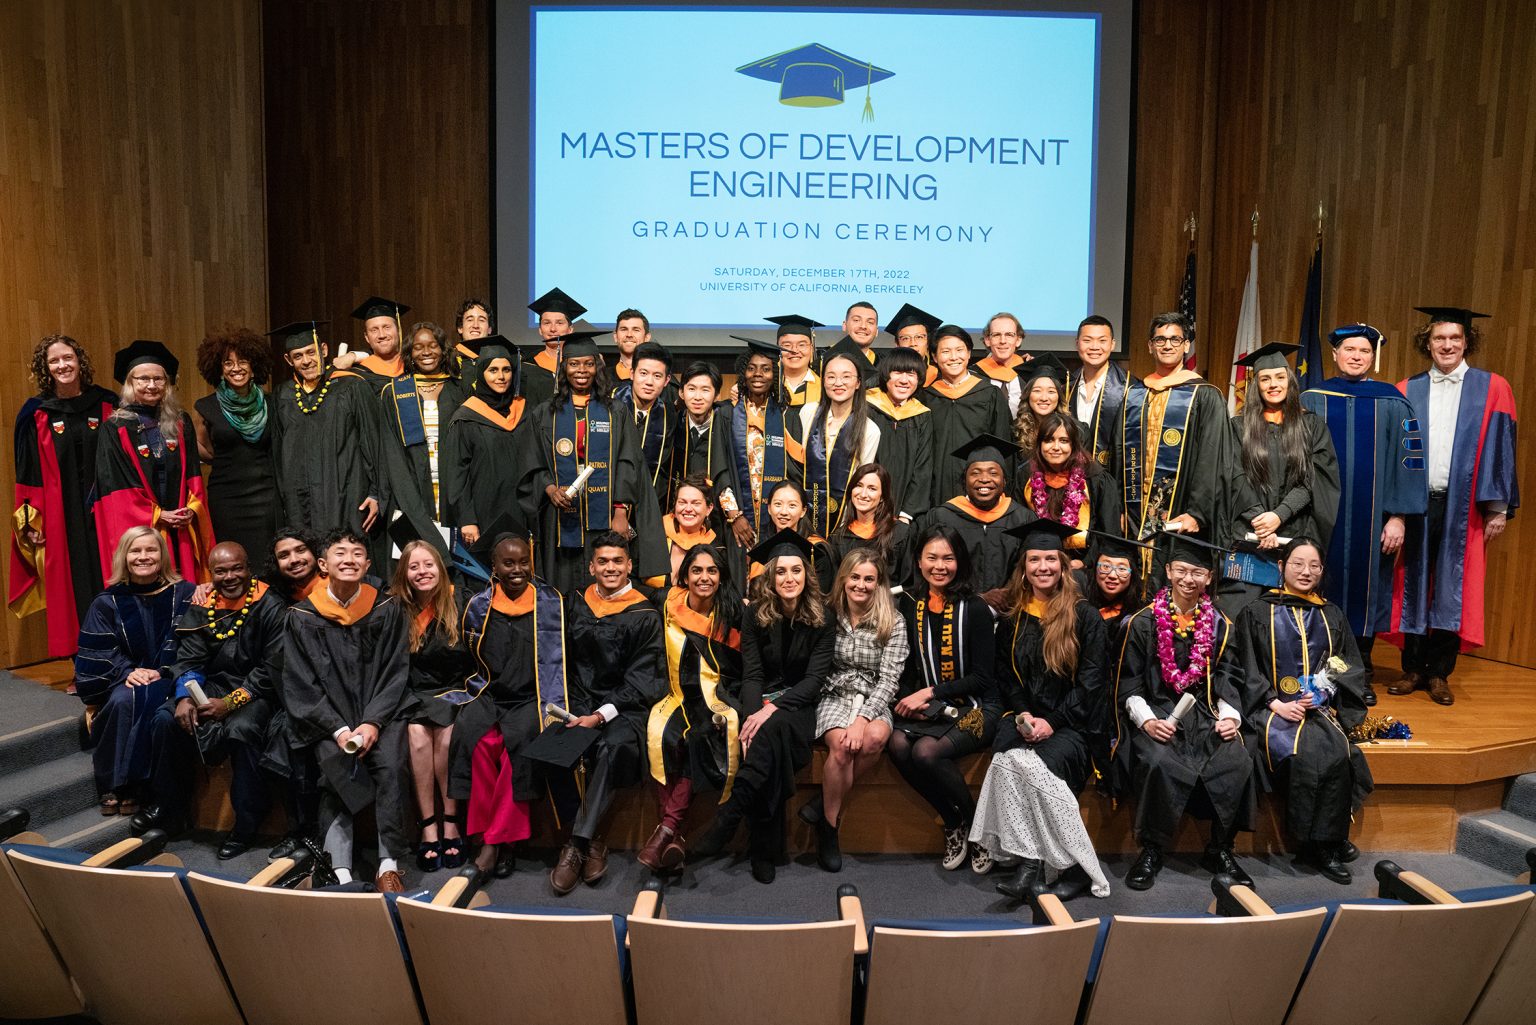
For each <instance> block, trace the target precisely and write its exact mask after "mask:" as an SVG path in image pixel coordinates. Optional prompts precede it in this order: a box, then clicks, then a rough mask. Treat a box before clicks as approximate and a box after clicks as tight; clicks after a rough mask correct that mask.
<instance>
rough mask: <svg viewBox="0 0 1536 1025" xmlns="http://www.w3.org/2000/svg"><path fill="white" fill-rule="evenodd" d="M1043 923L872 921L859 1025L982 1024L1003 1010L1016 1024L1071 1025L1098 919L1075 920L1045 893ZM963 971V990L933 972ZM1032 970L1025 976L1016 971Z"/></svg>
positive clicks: (1041, 901) (1041, 900) (1041, 903)
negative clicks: (961, 968)
mask: <svg viewBox="0 0 1536 1025" xmlns="http://www.w3.org/2000/svg"><path fill="white" fill-rule="evenodd" d="M1036 906H1037V907H1038V908H1039V910H1040V911H1041V913H1042V914H1043V915H1044V917H1045V919H1046V921H1045V924H1043V925H1033V924H1029V923H1021V924H1020V926H1019V927H1017V928H1009V929H999V928H998V927H997V926H998V923H997V921H996V920H982V919H962V920H956V921H945V920H932V921H910V922H909V921H899V922H876V923H875V924H874V928H873V930H872V934H873V938H872V940H871V942H870V953H869V971H868V974H867V983H866V987H867V988H866V992H865V1001H864V1025H906V1023H908V1022H941V1021H985V1020H987V1019H989V1018H992V1017H995V1016H996V1015H997V1013H998V1009H999V1008H1006V1009H1007V1012H1006V1015H1005V1016H1006V1018H1007V1020H1008V1021H1010V1022H1018V1023H1020V1025H1049V1023H1061V1025H1071V1023H1072V1022H1073V1021H1075V1020H1076V1018H1077V1010H1078V1006H1079V1004H1081V1003H1082V999H1083V980H1084V979H1086V978H1087V977H1088V973H1089V964H1090V962H1091V961H1092V959H1093V954H1094V947H1095V941H1096V938H1097V936H1098V934H1099V921H1098V920H1097V919H1089V920H1087V921H1083V922H1074V921H1073V920H1072V917H1071V916H1070V915H1068V914H1067V913H1066V909H1065V908H1064V907H1063V906H1062V904H1061V902H1060V901H1059V900H1057V899H1056V898H1055V897H1054V896H1051V895H1050V894H1045V895H1042V896H1040V897H1039V898H1037V905H1036ZM938 965H952V966H960V965H963V966H964V972H965V975H964V977H965V979H966V980H967V983H966V984H964V985H954V984H953V981H954V980H953V979H952V978H951V977H948V976H946V975H945V974H944V972H943V971H935V966H938ZM1020 965H1029V966H1030V968H1029V971H1020V970H1019V966H1020Z"/></svg>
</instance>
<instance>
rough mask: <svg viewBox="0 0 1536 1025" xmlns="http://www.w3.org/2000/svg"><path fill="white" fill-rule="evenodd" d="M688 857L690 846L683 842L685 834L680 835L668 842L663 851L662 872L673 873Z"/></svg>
mask: <svg viewBox="0 0 1536 1025" xmlns="http://www.w3.org/2000/svg"><path fill="white" fill-rule="evenodd" d="M687 857H688V845H687V843H686V842H685V841H684V840H683V834H681V833H678V834H677V835H676V836H674V837H672V839H671V840H669V841H667V845H666V846H665V847H663V848H662V849H661V870H662V871H663V872H671V871H672V870H673V869H675V868H677V867H678V866H679V865H681V864H682V863H683V861H684V859H686V858H687Z"/></svg>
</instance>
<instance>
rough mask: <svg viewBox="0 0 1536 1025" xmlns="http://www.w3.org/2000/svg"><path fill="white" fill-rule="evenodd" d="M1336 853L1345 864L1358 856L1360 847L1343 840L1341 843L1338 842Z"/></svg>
mask: <svg viewBox="0 0 1536 1025" xmlns="http://www.w3.org/2000/svg"><path fill="white" fill-rule="evenodd" d="M1338 854H1339V860H1340V861H1342V862H1344V864H1346V865H1347V864H1349V863H1350V862H1351V861H1354V860H1356V859H1357V858H1359V857H1360V848H1358V847H1356V846H1355V845H1354V844H1352V843H1350V842H1349V841H1348V840H1345V841H1344V842H1343V843H1341V844H1339V852H1338Z"/></svg>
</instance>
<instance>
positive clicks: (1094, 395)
mask: <svg viewBox="0 0 1536 1025" xmlns="http://www.w3.org/2000/svg"><path fill="white" fill-rule="evenodd" d="M1107 380H1109V371H1108V370H1107V369H1106V370H1105V372H1104V373H1102V374H1100V375H1099V379H1098V380H1097V381H1094V382H1092V383H1091V384H1090V383H1089V382H1088V381H1087V380H1083V379H1079V380H1078V382H1077V390H1076V391H1075V392H1073V393H1072V401H1073V402H1074V403H1075V405H1076V413H1077V418H1078V419H1079V420H1080V421H1082V422H1083V423H1085V424H1086V423H1092V422H1093V407H1094V406H1096V405H1098V403H1099V393H1100V392H1102V391H1103V390H1104V382H1105V381H1107Z"/></svg>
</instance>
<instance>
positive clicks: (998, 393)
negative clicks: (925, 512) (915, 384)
mask: <svg viewBox="0 0 1536 1025" xmlns="http://www.w3.org/2000/svg"><path fill="white" fill-rule="evenodd" d="M967 382H970V383H969V387H968V388H967V390H966V392H965V393H964V394H963V395H959V396H956V397H951V396H952V395H953V394H954V393H953V392H952V391H950V389H949V388H948V386H947V385H945V384H944V382H943V381H936V382H934V383H933V385H931V386H930V387H927V388H924V389H923V390H922V392H921V393H920V394H919V396H918V397H919V398H920V399H922V401H923V405H925V406H927V407H928V409H929V410H930V411H931V412H932V414H933V494H932V504H933V505H934V506H938V505H940V504H941V503H943V502H947V501H949V500H950V499H951V498H954V497H955V496H956V495H960V494H964V493H965V460H963V459H957V458H955V457H954V456H953V455H951V453H953V452H954V451H955V450H956V449H957V448H959V447H960V446H961V445H964V444H965V443H966V442H968V441H972V440H974V439H975V438H976V437H977V436H978V435H981V434H991V435H994V436H995V437H999V438H1012V437H1013V428H1012V425H1011V423H1010V421H1009V417H1008V397H1007V396H1006V395H1004V394H1003V392H1002V390H1001V389H999V388H994V387H992V385H991V383H990V382H988V381H986V380H985V379H984V378H981V377H979V376H977V375H976V374H974V373H973V374H971V375H970V376H969V377H967V378H965V379H964V380H963V381H962V382H961V384H966V383H967Z"/></svg>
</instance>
